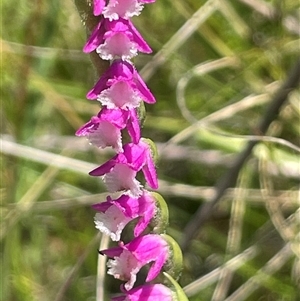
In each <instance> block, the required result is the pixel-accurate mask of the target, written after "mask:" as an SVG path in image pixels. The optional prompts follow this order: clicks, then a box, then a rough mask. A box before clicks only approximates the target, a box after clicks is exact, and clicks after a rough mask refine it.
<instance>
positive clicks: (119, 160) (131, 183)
mask: <svg viewBox="0 0 300 301" xmlns="http://www.w3.org/2000/svg"><path fill="white" fill-rule="evenodd" d="M123 150H124V152H123V153H119V154H117V155H115V156H114V157H113V158H112V159H110V160H109V161H107V162H106V163H104V164H102V165H101V166H99V167H97V168H96V169H94V170H92V171H91V172H90V173H89V174H90V175H91V176H104V177H103V180H104V183H105V184H106V185H107V188H108V190H109V192H116V191H123V190H124V191H125V192H124V194H128V195H130V196H132V197H138V196H140V195H141V194H142V190H141V188H142V186H141V184H140V182H138V181H137V180H136V179H135V177H136V174H137V172H138V171H140V170H142V172H143V174H144V177H145V179H146V181H147V183H148V184H149V186H150V187H151V188H153V189H157V187H158V181H157V175H156V170H155V164H154V162H153V159H152V154H151V150H150V147H149V145H148V144H147V143H145V142H143V141H142V140H140V141H139V143H138V144H134V143H128V144H125V145H124V146H123Z"/></svg>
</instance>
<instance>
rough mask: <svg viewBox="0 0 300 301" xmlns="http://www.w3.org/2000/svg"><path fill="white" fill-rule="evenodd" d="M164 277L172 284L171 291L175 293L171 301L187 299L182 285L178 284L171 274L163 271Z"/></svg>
mask: <svg viewBox="0 0 300 301" xmlns="http://www.w3.org/2000/svg"><path fill="white" fill-rule="evenodd" d="M163 275H164V277H165V278H166V279H167V280H168V282H169V283H171V285H172V288H171V289H172V291H173V292H174V293H175V296H176V297H175V298H176V299H175V300H173V301H189V299H188V297H187V296H186V294H185V292H184V291H183V289H182V287H181V286H180V285H179V284H178V282H177V281H176V280H174V279H173V277H172V276H171V275H169V274H168V273H166V272H163Z"/></svg>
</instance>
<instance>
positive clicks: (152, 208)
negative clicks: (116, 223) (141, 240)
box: [134, 191, 156, 237]
mask: <svg viewBox="0 0 300 301" xmlns="http://www.w3.org/2000/svg"><path fill="white" fill-rule="evenodd" d="M139 203H140V208H139V210H140V218H139V221H138V222H137V224H136V226H135V228H134V236H135V237H138V236H139V235H140V234H141V233H142V232H143V231H144V230H145V229H146V227H147V226H148V225H149V223H150V221H151V219H152V218H153V217H154V215H155V212H156V204H155V200H154V199H153V197H152V196H151V194H150V193H148V192H146V191H144V194H143V195H142V196H141V197H140V198H139Z"/></svg>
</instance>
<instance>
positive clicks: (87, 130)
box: [75, 121, 95, 136]
mask: <svg viewBox="0 0 300 301" xmlns="http://www.w3.org/2000/svg"><path fill="white" fill-rule="evenodd" d="M94 127H95V123H93V122H92V121H89V122H87V123H86V124H84V125H83V126H82V127H80V128H79V129H78V130H77V131H76V133H75V135H76V136H86V135H88V134H89V133H90V131H91V129H93V128H94Z"/></svg>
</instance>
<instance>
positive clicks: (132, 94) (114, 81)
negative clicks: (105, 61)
mask: <svg viewBox="0 0 300 301" xmlns="http://www.w3.org/2000/svg"><path fill="white" fill-rule="evenodd" d="M86 97H87V98H88V99H91V100H94V99H97V100H98V101H100V102H101V104H102V105H104V106H107V108H109V109H114V108H121V109H125V110H126V109H132V108H136V107H138V106H139V105H140V102H141V101H143V100H144V101H145V102H147V103H150V104H152V103H155V98H154V96H153V94H152V93H151V92H150V90H149V89H148V87H147V86H146V84H145V82H144V81H143V79H142V78H141V76H140V75H139V74H138V72H137V71H136V69H135V68H134V66H133V65H132V64H131V63H130V62H127V61H122V60H116V61H114V62H113V63H112V64H111V66H110V67H109V69H108V70H107V71H106V72H105V73H104V74H103V75H102V76H101V78H100V79H99V81H98V82H97V83H96V85H95V86H94V87H93V89H91V90H90V91H89V92H88V93H87V96H86Z"/></svg>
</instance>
